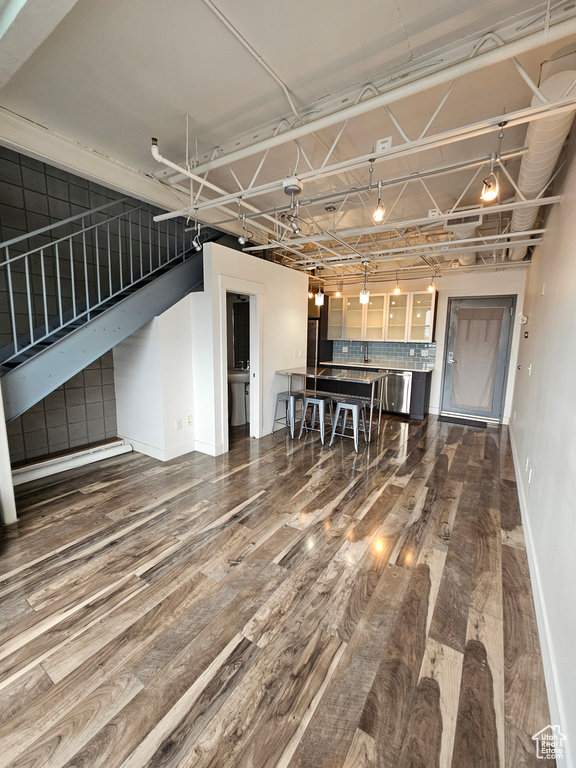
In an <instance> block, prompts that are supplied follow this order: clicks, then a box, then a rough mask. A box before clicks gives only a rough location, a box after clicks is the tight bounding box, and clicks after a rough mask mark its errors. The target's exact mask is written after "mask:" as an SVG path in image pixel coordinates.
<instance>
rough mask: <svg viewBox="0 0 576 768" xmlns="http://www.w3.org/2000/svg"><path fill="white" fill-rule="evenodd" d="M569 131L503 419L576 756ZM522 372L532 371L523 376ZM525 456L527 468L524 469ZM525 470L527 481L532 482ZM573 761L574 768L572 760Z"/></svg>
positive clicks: (558, 712)
mask: <svg viewBox="0 0 576 768" xmlns="http://www.w3.org/2000/svg"><path fill="white" fill-rule="evenodd" d="M575 149H576V132H575V135H574V136H573V137H572V142H571V147H570V154H569V156H570V158H571V164H570V167H569V170H568V173H567V177H566V181H565V183H564V190H563V195H564V197H563V200H562V202H561V203H560V204H559V205H557V206H556V207H555V208H554V209H553V210H552V211H551V214H550V216H549V219H548V220H547V222H546V234H545V237H544V241H543V243H542V245H541V246H540V247H539V248H538V249H537V250H536V251H535V253H534V255H533V259H532V266H531V267H530V270H529V273H528V278H527V283H526V295H525V299H524V314H525V315H527V316H528V323H527V325H525V326H523V330H526V331H528V338H527V339H524V338H522V340H521V343H520V351H519V358H518V363H519V364H520V365H521V366H522V367H521V370H520V371H519V372H518V375H517V377H516V389H515V393H514V401H513V406H512V407H513V410H514V411H516V418H515V419H514V418H513V419H512V420H511V422H510V432H511V437H512V443H513V449H514V456H515V460H516V474H517V477H518V483H519V490H520V502H521V507H522V512H523V515H524V528H525V532H526V535H527V538H528V547H529V556H530V560H531V567H532V578H533V583H534V586H535V599H536V603H537V612H538V617H539V626H540V636H541V642H542V646H543V657H544V669H545V673H546V681H547V685H548V690H549V693H550V694H551V695H550V699H551V701H550V704H551V709H552V721H553V722H555V723H558V724H560V725H561V730H562V731H563V733H564V734H565V735H566V736H567V737H568V747H569V748H570V747H571V749H572V756H573V759H574V753H575V751H576V662H575V660H574V649H575V648H576V602H575V600H574V585H575V584H576V566H575V562H576V558H575V552H576V417H575V415H574V403H575V400H576V354H575V350H576V345H575V341H574V339H575V336H576V323H575V312H574V307H575V304H576V301H575V300H576V288H575V286H576V216H575V215H574V212H575V211H576V159H575V156H576V153H575ZM528 366H531V375H529V371H528ZM527 460H528V464H529V469H528V471H526V470H525V466H526V461H527ZM530 470H531V476H530ZM569 764H572V763H569Z"/></svg>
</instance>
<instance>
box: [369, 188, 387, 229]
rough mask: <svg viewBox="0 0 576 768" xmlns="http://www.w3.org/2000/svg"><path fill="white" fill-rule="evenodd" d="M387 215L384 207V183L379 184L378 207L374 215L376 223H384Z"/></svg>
mask: <svg viewBox="0 0 576 768" xmlns="http://www.w3.org/2000/svg"><path fill="white" fill-rule="evenodd" d="M385 215H386V209H385V208H384V206H383V205H382V182H381V181H379V182H378V205H377V206H376V210H375V211H374V213H373V214H372V218H373V219H374V221H375V222H376V223H377V224H379V223H380V222H381V221H384V216H385Z"/></svg>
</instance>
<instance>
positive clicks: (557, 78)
mask: <svg viewBox="0 0 576 768" xmlns="http://www.w3.org/2000/svg"><path fill="white" fill-rule="evenodd" d="M574 88H576V72H575V71H573V70H566V71H564V72H558V73H556V74H555V75H552V76H551V77H549V78H548V79H547V80H545V81H544V82H543V83H542V84H541V85H540V91H541V92H542V94H543V95H544V96H545V97H546V98H547V99H550V100H551V101H552V100H554V101H555V100H557V99H561V98H562V97H566V96H569V95H570V94H571V93H573V91H574ZM538 104H540V100H539V99H538V97H537V96H534V97H533V98H532V106H537V105H538ZM573 119H574V112H565V113H563V114H560V115H554V116H551V117H544V118H542V119H541V120H535V121H534V122H533V123H530V125H529V126H528V131H527V133H526V146H527V148H528V149H527V152H526V153H525V154H524V156H523V158H522V163H521V165H520V173H519V176H518V189H519V190H520V191H521V192H522V194H523V195H524V197H525V198H526V199H527V200H535V199H536V198H537V197H538V195H539V194H540V193H541V192H542V191H543V190H544V189H545V188H546V186H547V184H548V182H549V181H550V178H551V177H552V173H553V172H554V167H555V166H556V162H557V160H558V156H559V155H560V152H561V150H562V146H563V144H564V141H565V140H566V136H568V133H569V131H570V127H571V125H572V120H573ZM520 199H521V198H520V197H519V195H516V200H520ZM538 208H539V206H538V205H534V207H528V208H523V209H521V210H517V211H514V213H513V215H512V223H511V231H512V232H523V231H526V230H529V229H532V227H533V226H534V222H535V221H536V217H537V216H538ZM526 251H527V248H526V247H523V248H511V249H510V252H509V258H510V259H511V260H512V261H521V260H522V259H523V258H524V256H525V255H526Z"/></svg>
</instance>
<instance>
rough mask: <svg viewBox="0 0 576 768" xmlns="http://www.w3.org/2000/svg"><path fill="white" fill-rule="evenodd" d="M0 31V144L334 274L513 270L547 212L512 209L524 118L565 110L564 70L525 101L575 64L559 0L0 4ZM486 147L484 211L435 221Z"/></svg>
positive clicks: (467, 187)
mask: <svg viewBox="0 0 576 768" xmlns="http://www.w3.org/2000/svg"><path fill="white" fill-rule="evenodd" d="M47 5H49V6H50V7H49V8H46V6H47ZM10 14H12V15H10ZM0 34H3V35H4V36H3V38H2V40H1V41H0V85H1V84H3V88H2V90H1V91H0V105H1V107H0V142H2V143H4V144H6V145H9V146H12V147H14V148H16V149H19V150H20V151H24V152H28V153H30V154H33V155H35V156H38V157H42V158H44V159H46V160H47V161H49V162H50V161H52V162H56V163H57V164H59V165H63V166H68V167H69V168H70V169H71V170H75V171H76V172H80V173H83V174H85V175H87V176H90V175H92V176H93V177H97V178H99V179H100V180H101V181H102V182H103V183H109V184H111V185H113V186H118V187H122V186H123V181H122V179H123V178H126V179H128V175H130V184H128V183H125V184H124V187H125V188H128V189H129V191H132V192H136V193H138V191H140V195H141V196H143V197H144V196H145V197H147V198H156V200H157V201H161V202H163V204H164V206H165V207H166V208H168V207H172V208H173V209H174V210H176V211H184V212H185V213H186V215H188V216H190V217H191V218H192V219H195V218H197V219H198V220H199V221H201V222H209V223H210V224H211V225H216V226H219V227H221V228H222V229H224V230H226V231H231V232H235V233H236V234H241V233H242V229H243V226H244V228H245V230H246V233H247V234H248V235H249V236H251V237H250V243H249V247H248V250H250V251H251V252H254V253H261V252H265V253H266V254H267V255H268V257H269V258H274V259H275V260H278V261H284V262H285V263H288V264H290V265H292V266H294V267H296V268H299V269H311V270H313V271H314V274H316V275H319V274H320V275H321V276H322V278H323V281H324V282H325V284H326V286H327V287H330V286H331V285H335V284H336V282H344V283H345V282H347V281H352V280H354V281H357V280H358V275H360V274H363V272H364V269H365V268H366V269H367V270H368V273H369V276H370V277H379V278H380V279H382V278H385V277H386V276H387V275H390V274H393V273H394V274H395V273H396V271H398V270H399V271H400V272H401V273H407V272H412V273H413V274H420V273H421V272H422V270H423V269H424V270H425V271H426V273H427V274H430V273H431V271H432V272H433V273H438V272H441V271H442V270H444V269H447V268H452V266H453V265H456V266H460V267H470V268H473V267H477V266H481V265H482V264H493V263H495V262H496V263H498V264H502V265H508V264H509V265H510V266H514V265H515V264H516V263H518V261H517V260H518V259H520V258H522V256H523V254H524V253H525V252H526V251H525V250H522V249H523V248H524V244H535V243H537V242H539V239H540V238H541V235H542V229H543V225H542V219H543V217H542V216H540V217H539V218H535V220H534V221H532V223H530V222H529V223H528V225H526V223H524V224H523V226H522V227H521V228H518V227H517V226H516V227H514V226H513V225H512V222H511V219H512V210H513V208H514V207H516V208H517V209H518V210H520V209H523V208H526V207H527V201H528V200H529V199H530V196H529V195H528V194H527V193H526V194H524V195H522V190H520V194H519V193H518V190H517V189H516V186H515V185H517V182H518V175H519V172H520V168H521V164H522V158H523V157H524V156H525V155H526V130H527V126H528V125H529V124H530V123H535V122H537V121H538V120H541V119H543V118H546V119H548V118H549V117H550V115H552V114H557V113H559V114H560V115H567V116H570V115H572V114H573V111H574V109H575V108H576V88H574V89H572V90H570V89H566V91H565V92H562V93H561V94H560V96H558V95H556V94H553V95H552V96H548V97H546V98H545V99H538V96H536V97H534V92H535V89H536V88H537V86H538V85H539V83H540V82H541V81H542V80H543V79H546V77H547V75H548V74H550V73H553V72H554V71H555V69H570V68H576V67H575V66H574V57H571V56H570V55H567V54H569V53H570V52H572V51H574V50H575V42H576V4H574V3H572V2H569V1H566V2H562V3H554V2H549V3H542V2H530V0H485V1H484V2H478V0H437V2H435V3H426V2H423V1H422V0H420V2H414V0H412V1H411V2H410V0H356V2H354V3H349V2H347V3H345V2H343V1H342V0H339V2H332V3H321V2H313V3H310V2H308V0H292V2H290V3H278V2H274V0H267V2H264V1H263V0H251V2H250V3H238V2H233V1H232V0H166V2H164V3H162V4H158V3H150V2H143V1H142V0H122V2H121V3H118V2H114V0H99V1H98V2H97V3H95V2H93V1H92V0H78V1H77V2H74V0H51V2H50V3H49V4H47V3H46V2H45V0H28V2H27V3H24V2H22V0H18V2H16V1H15V0H12V2H8V0H3V1H2V4H1V5H0ZM549 60H556V62H557V63H556V64H554V63H553V64H545V62H548V61H549ZM542 65H544V69H543V68H542ZM533 97H534V98H535V107H534V108H533V109H532V111H529V110H530V105H531V102H532V99H533ZM354 105H359V106H357V107H354ZM501 122H507V125H506V126H505V127H504V129H503V138H502V139H501V141H500V142H499V134H500V132H501V128H500V127H499V123H501ZM542 124H544V123H542ZM151 137H157V139H158V148H157V150H155V151H156V152H157V154H158V155H159V156H161V157H163V158H165V159H166V160H168V161H169V163H171V164H175V165H176V166H179V167H180V168H183V169H184V171H185V172H184V173H182V172H179V171H178V170H177V169H175V168H174V167H173V165H166V164H163V163H160V162H158V160H156V159H154V157H153V156H152V153H151V141H150V140H151ZM380 140H386V141H387V142H388V143H386V142H385V143H384V145H383V146H380V145H379V144H378V142H379V141H380ZM562 141H563V138H561V139H560V145H561V144H562ZM62 146H64V148H65V149H66V147H67V152H66V151H65V149H64V150H63V149H62ZM499 147H500V150H501V155H500V157H499V158H496V160H497V162H496V172H497V175H498V177H499V183H500V193H499V197H498V198H497V199H496V200H495V201H494V203H491V204H490V205H489V206H485V207H484V209H483V210H482V212H481V213H482V218H481V222H480V223H479V225H478V226H476V225H474V224H472V225H470V226H469V227H468V228H462V227H460V228H458V227H454V226H451V225H449V224H448V223H447V219H446V216H447V215H448V214H450V215H451V218H452V219H453V218H454V216H455V214H454V213H453V211H454V210H455V209H456V210H457V211H458V210H459V209H461V208H463V207H464V208H466V207H469V206H475V207H478V206H479V205H480V201H479V195H480V191H481V188H482V179H483V178H485V177H486V176H487V175H488V173H489V172H490V161H491V155H492V154H493V153H497V152H498V149H499ZM67 158H69V159H67ZM498 160H500V161H501V162H498ZM97 164H98V165H97ZM96 167H97V168H98V170H96ZM371 167H372V168H373V172H372V173H370V168H371ZM123 174H124V176H123ZM190 176H193V177H194V178H193V179H191V178H190ZM292 177H297V178H298V179H300V180H301V182H302V192H301V194H298V195H296V196H295V198H294V200H292V199H291V197H290V196H289V195H287V194H285V192H284V190H283V186H284V184H285V182H286V180H287V179H289V178H292ZM549 178H550V177H548V179H545V180H544V181H543V182H541V183H542V184H543V188H542V190H538V191H539V192H541V193H542V198H541V200H540V201H539V202H540V203H543V204H544V205H543V207H542V208H541V209H540V210H541V211H544V210H545V209H546V204H553V199H551V198H550V195H549V194H548V193H547V192H546V188H547V187H548V184H549ZM202 179H204V180H206V182H207V183H206V184H204V183H203V182H202V181H201V180H202ZM378 182H380V183H381V184H380V186H381V197H382V203H383V204H384V206H385V207H386V218H385V220H384V221H383V222H382V223H381V224H375V222H374V221H373V219H372V212H373V210H374V208H375V207H376V203H377V199H378ZM155 190H158V191H157V193H156V192H155ZM534 196H535V195H534V194H532V195H531V197H532V199H533V198H534ZM524 198H526V199H524ZM296 202H298V204H299V205H298V210H295V207H294V206H295V203H296ZM531 207H532V209H534V206H533V205H532V206H531ZM451 212H452V213H451ZM534 212H536V210H535V209H534ZM476 213H477V212H475V214H476ZM475 214H474V215H475ZM461 215H462V214H460V216H461ZM293 225H294V226H293ZM293 229H299V230H300V232H299V233H298V234H295V233H294V232H293ZM514 229H515V230H516V231H515V232H514V231H513V230H514ZM512 242H514V245H515V248H516V255H515V257H514V258H511V257H510V256H511V252H510V247H511V243H512ZM366 262H367V263H366ZM318 267H320V268H321V271H320V270H319V269H318Z"/></svg>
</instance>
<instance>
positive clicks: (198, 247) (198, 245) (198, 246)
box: [192, 221, 202, 251]
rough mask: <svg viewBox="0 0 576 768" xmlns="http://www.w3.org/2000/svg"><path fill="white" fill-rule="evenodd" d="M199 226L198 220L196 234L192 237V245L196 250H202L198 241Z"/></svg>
mask: <svg viewBox="0 0 576 768" xmlns="http://www.w3.org/2000/svg"><path fill="white" fill-rule="evenodd" d="M200 227H201V224H200V222H199V221H197V222H196V236H195V237H194V240H192V245H193V246H194V248H195V249H196V251H201V250H202V243H201V242H200Z"/></svg>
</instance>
